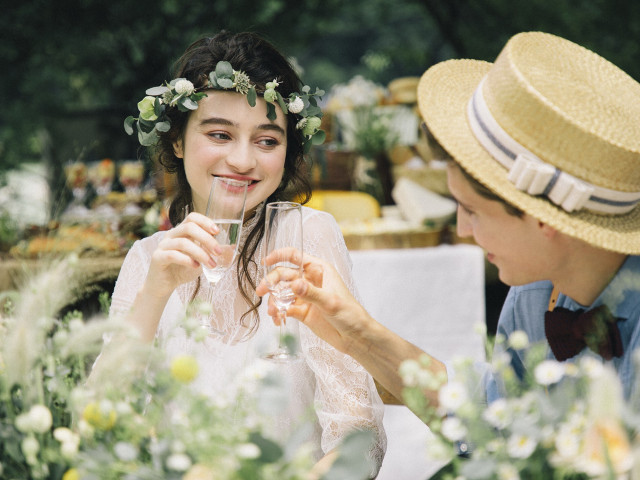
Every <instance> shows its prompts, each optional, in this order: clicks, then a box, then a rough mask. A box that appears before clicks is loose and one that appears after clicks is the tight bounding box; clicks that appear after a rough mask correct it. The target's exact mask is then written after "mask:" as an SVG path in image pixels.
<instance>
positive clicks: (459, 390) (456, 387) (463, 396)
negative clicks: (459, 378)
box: [438, 381, 469, 412]
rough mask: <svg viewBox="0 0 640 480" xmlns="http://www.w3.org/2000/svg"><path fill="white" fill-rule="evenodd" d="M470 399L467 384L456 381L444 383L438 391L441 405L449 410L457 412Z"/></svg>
mask: <svg viewBox="0 0 640 480" xmlns="http://www.w3.org/2000/svg"><path fill="white" fill-rule="evenodd" d="M468 399H469V395H468V394H467V389H466V388H465V386H464V385H463V384H462V383H460V382H456V381H452V382H449V383H447V384H446V385H444V386H443V387H442V388H441V389H440V391H439V392H438V401H439V402H440V405H441V406H442V407H443V408H444V409H445V410H447V411H449V412H456V411H458V409H459V408H460V407H462V405H464V404H465V403H466V401H467V400H468Z"/></svg>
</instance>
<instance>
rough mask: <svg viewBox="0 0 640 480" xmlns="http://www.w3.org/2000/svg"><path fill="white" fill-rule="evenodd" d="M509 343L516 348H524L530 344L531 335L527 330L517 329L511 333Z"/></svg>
mask: <svg viewBox="0 0 640 480" xmlns="http://www.w3.org/2000/svg"><path fill="white" fill-rule="evenodd" d="M508 345H509V346H510V347H511V348H513V349H514V350H523V349H525V348H527V347H528V346H529V337H528V336H527V334H526V332H524V331H522V330H516V331H514V332H513V333H512V334H511V335H509V340H508Z"/></svg>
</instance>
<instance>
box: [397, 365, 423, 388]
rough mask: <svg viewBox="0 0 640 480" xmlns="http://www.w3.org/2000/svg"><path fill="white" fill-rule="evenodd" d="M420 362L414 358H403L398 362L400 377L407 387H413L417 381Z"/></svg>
mask: <svg viewBox="0 0 640 480" xmlns="http://www.w3.org/2000/svg"><path fill="white" fill-rule="evenodd" d="M419 372H420V364H419V363H418V362H417V361H416V360H405V361H404V362H402V363H401V364H400V369H399V373H400V377H401V378H402V383H404V384H405V385H406V386H407V387H415V386H416V385H417V383H418V373H419Z"/></svg>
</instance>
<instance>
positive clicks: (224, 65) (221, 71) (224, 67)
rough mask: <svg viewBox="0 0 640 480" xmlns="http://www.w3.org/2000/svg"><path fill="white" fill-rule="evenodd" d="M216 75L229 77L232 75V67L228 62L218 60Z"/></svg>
mask: <svg viewBox="0 0 640 480" xmlns="http://www.w3.org/2000/svg"><path fill="white" fill-rule="evenodd" d="M216 76H217V77H218V79H220V78H221V77H227V78H231V77H232V76H233V67H232V66H231V64H230V63H229V62H218V64H217V65H216Z"/></svg>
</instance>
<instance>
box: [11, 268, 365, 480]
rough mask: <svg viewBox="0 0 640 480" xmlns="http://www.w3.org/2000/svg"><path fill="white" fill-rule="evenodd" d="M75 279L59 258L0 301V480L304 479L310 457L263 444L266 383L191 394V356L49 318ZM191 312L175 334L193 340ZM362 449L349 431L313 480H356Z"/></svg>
mask: <svg viewBox="0 0 640 480" xmlns="http://www.w3.org/2000/svg"><path fill="white" fill-rule="evenodd" d="M76 270H77V259H76V258H74V257H69V259H67V260H64V261H59V262H56V263H54V264H52V265H51V267H50V268H48V269H46V270H45V271H43V272H42V273H41V274H39V275H37V276H35V277H33V278H31V280H30V282H29V283H28V284H27V285H26V286H25V288H24V289H22V290H21V291H20V292H19V293H14V294H11V295H9V294H5V295H3V296H2V297H1V298H0V305H2V307H3V309H2V313H1V314H0V478H6V479H21V480H24V479H27V480H31V479H48V480H80V479H87V480H94V479H96V480H97V479H100V480H116V479H117V480H120V479H125V480H151V479H169V480H213V479H216V480H217V479H229V480H232V479H238V480H239V479H246V478H255V479H267V480H268V479H274V480H275V479H290V480H293V479H306V478H309V472H310V471H311V469H312V466H313V464H312V458H311V455H310V449H309V448H307V447H306V445H305V444H302V446H299V444H298V443H297V442H295V441H294V440H295V438H292V439H274V438H271V436H270V435H269V431H270V429H269V425H270V424H269V420H270V418H272V416H273V414H274V412H277V411H278V409H286V408H287V406H286V401H283V400H286V395H284V393H283V392H284V387H283V385H282V383H280V382H278V381H277V377H274V376H272V375H271V372H270V371H269V370H266V369H260V368H253V369H251V370H250V371H247V372H246V374H245V375H244V376H242V378H239V379H238V382H237V385H235V387H236V388H235V395H233V396H232V395H231V394H230V395H229V396H228V397H225V398H223V397H219V398H216V399H215V400H213V399H211V398H209V397H205V396H202V395H200V394H197V393H196V392H195V391H194V390H192V389H191V388H190V387H189V383H190V382H191V381H192V380H193V379H194V377H195V375H196V374H197V372H198V364H197V362H196V360H195V359H194V358H193V357H192V356H190V355H183V356H178V357H176V358H174V359H172V360H171V361H169V360H168V359H167V358H165V356H164V355H163V353H162V351H161V349H158V348H155V347H154V346H153V345H146V344H143V343H141V342H140V341H139V340H138V338H137V336H136V335H135V334H134V332H132V331H131V330H130V329H129V328H128V327H127V326H126V325H125V324H124V323H122V322H120V321H118V320H117V319H106V318H93V319H87V320H85V319H83V318H81V316H80V314H78V313H70V314H68V315H66V316H64V318H61V319H58V318H56V315H55V312H57V311H59V309H60V308H61V307H62V306H64V305H65V304H66V302H67V300H68V298H69V294H67V292H66V290H64V289H59V288H56V287H52V285H56V286H59V285H60V283H61V280H64V282H65V285H69V286H70V290H72V289H73V288H74V285H76V283H75V281H74V278H78V275H79V274H78V272H76ZM102 303H103V308H104V309H108V298H103V299H102ZM194 315H195V313H192V312H188V313H187V314H186V316H185V319H184V325H185V327H184V328H185V329H187V331H188V332H191V333H192V334H194V335H197V333H198V332H197V329H198V326H197V325H198V322H197V320H196V319H195V316H194ZM105 335H107V337H108V338H111V341H109V342H107V343H106V344H105V343H104V342H103V338H105ZM114 339H117V341H114ZM125 358H126V361H123V359H125ZM274 399H277V401H274ZM301 428H304V426H301ZM294 436H295V433H294ZM369 441H371V435H370V434H369V433H368V432H354V433H353V434H352V435H351V436H349V437H348V438H347V439H346V440H345V442H344V443H343V445H342V447H341V448H343V449H344V451H343V453H344V454H343V455H341V456H340V457H339V458H338V460H336V462H335V463H334V466H333V467H332V469H331V470H329V472H327V473H326V474H325V476H324V477H322V478H331V475H335V474H336V471H339V472H340V478H347V479H353V480H356V479H363V478H366V476H367V474H368V472H369V468H370V466H369V465H366V462H363V461H362V458H363V457H364V452H365V451H366V448H368V442H369ZM294 445H295V446H296V447H294ZM334 468H335V469H337V470H334ZM333 478H336V477H335V476H334V477H333Z"/></svg>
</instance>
